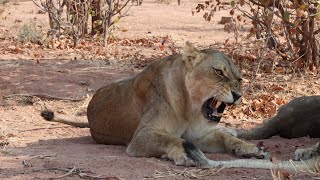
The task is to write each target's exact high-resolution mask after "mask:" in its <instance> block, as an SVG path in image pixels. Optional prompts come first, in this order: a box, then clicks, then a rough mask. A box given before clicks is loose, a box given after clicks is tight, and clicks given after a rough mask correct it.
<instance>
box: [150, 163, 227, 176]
mask: <svg viewBox="0 0 320 180" xmlns="http://www.w3.org/2000/svg"><path fill="white" fill-rule="evenodd" d="M222 169H223V168H219V169H196V168H185V169H183V170H178V169H173V168H170V167H168V166H166V171H164V172H162V171H158V170H156V171H155V173H154V175H153V176H152V177H148V178H145V179H157V178H168V177H183V178H191V179H198V178H203V177H206V176H213V175H215V174H217V173H219V172H220V171H221V170H222Z"/></svg>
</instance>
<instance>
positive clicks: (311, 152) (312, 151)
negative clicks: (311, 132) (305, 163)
mask: <svg viewBox="0 0 320 180" xmlns="http://www.w3.org/2000/svg"><path fill="white" fill-rule="evenodd" d="M319 155H320V146H319V143H316V144H315V145H313V146H311V147H309V148H305V149H296V151H295V152H294V157H293V159H294V160H296V161H298V160H307V159H311V158H313V157H315V156H319Z"/></svg>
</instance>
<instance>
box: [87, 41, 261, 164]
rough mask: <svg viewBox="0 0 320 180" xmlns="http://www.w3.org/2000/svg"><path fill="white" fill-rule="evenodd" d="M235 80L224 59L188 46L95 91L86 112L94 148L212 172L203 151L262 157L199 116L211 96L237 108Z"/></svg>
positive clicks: (237, 81) (237, 83) (234, 71)
mask: <svg viewBox="0 0 320 180" xmlns="http://www.w3.org/2000/svg"><path fill="white" fill-rule="evenodd" d="M216 70H220V71H221V72H222V73H223V75H219V74H217V71H216ZM220 71H218V72H220ZM240 81H241V77H240V74H239V72H238V70H237V69H236V67H235V66H234V64H233V62H232V61H231V60H230V59H229V58H228V57H227V56H225V55H224V54H222V53H220V52H218V51H214V50H210V49H207V50H202V51H199V50H197V49H196V48H194V47H193V46H192V45H191V44H190V43H187V44H186V45H185V47H184V49H183V50H182V54H181V55H174V56H170V57H168V58H165V59H162V60H159V61H157V62H155V63H153V64H151V65H150V66H148V67H147V68H146V69H145V70H144V71H143V72H141V73H139V74H137V75H136V76H134V77H131V78H128V79H125V80H120V81H117V82H114V83H112V84H110V85H107V86H105V87H102V88H101V89H99V90H98V91H97V92H96V93H95V95H94V96H93V98H92V100H91V101H90V103H89V106H88V111H87V116H88V121H89V127H90V131H91V135H92V137H93V138H94V139H95V141H96V142H98V143H102V144H116V145H127V146H128V147H127V150H126V152H127V154H128V155H130V156H135V157H162V158H169V159H171V160H173V161H174V162H175V164H177V165H185V166H194V165H196V166H200V167H211V163H212V162H211V161H210V160H208V159H207V158H206V157H205V156H204V155H203V153H202V152H208V153H211V152H233V153H235V154H236V155H238V156H255V155H261V154H263V153H262V152H260V150H259V149H258V148H257V147H256V146H255V145H254V144H250V143H247V142H245V141H243V140H240V139H238V138H236V137H235V136H233V135H235V132H234V131H232V130H229V129H226V128H221V127H217V126H216V124H217V123H215V122H212V121H208V120H207V119H206V118H205V117H204V115H203V113H202V112H201V107H202V105H203V104H204V102H205V101H206V100H208V99H209V98H211V97H215V98H216V99H217V100H219V101H222V102H225V103H230V104H232V103H238V102H239V101H237V102H235V100H234V97H233V95H234V94H237V95H238V96H241V95H242V91H241V88H240ZM194 146H195V147H194ZM213 165H214V164H213Z"/></svg>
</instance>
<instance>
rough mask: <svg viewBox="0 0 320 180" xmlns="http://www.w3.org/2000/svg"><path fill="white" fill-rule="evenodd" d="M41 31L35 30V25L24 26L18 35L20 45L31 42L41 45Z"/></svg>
mask: <svg viewBox="0 0 320 180" xmlns="http://www.w3.org/2000/svg"><path fill="white" fill-rule="evenodd" d="M42 37H43V34H42V31H41V29H39V28H37V25H35V24H32V25H27V24H24V25H23V26H22V27H21V28H20V30H19V34H18V38H19V41H20V42H21V43H26V42H31V43H36V44H42Z"/></svg>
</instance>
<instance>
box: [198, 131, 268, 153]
mask: <svg viewBox="0 0 320 180" xmlns="http://www.w3.org/2000/svg"><path fill="white" fill-rule="evenodd" d="M193 142H194V144H195V145H196V146H197V147H199V148H200V150H202V151H203V152H209V153H214V152H230V153H234V154H235V155H237V156H239V157H259V158H265V156H266V155H267V154H265V153H264V152H263V151H262V150H261V149H259V148H258V147H257V146H256V145H255V144H252V143H248V142H245V141H243V140H241V139H239V138H237V137H235V136H232V135H231V134H229V133H226V132H223V131H220V130H212V131H210V132H209V133H207V134H206V135H204V136H203V137H201V138H199V139H197V140H195V141H193Z"/></svg>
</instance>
